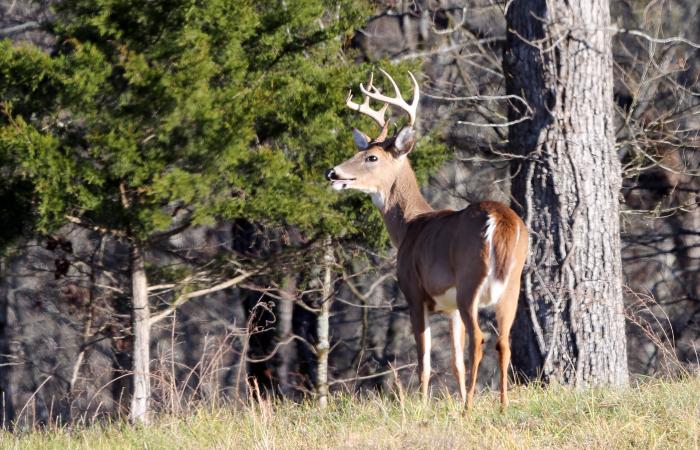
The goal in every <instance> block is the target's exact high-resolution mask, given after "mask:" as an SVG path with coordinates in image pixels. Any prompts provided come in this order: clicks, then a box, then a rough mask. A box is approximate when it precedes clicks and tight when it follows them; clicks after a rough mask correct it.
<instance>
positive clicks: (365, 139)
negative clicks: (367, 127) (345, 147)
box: [352, 128, 372, 150]
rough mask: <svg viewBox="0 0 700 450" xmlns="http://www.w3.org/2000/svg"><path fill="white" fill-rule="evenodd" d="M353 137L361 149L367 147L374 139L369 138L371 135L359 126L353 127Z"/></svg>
mask: <svg viewBox="0 0 700 450" xmlns="http://www.w3.org/2000/svg"><path fill="white" fill-rule="evenodd" d="M352 139H353V141H355V145H356V146H357V148H359V149H360V150H365V149H366V148H367V147H369V143H370V141H371V140H372V139H370V138H369V136H367V135H366V134H365V133H363V132H362V131H360V130H358V129H357V128H353V129H352Z"/></svg>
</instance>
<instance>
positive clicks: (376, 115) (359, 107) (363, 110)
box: [345, 72, 389, 128]
mask: <svg viewBox="0 0 700 450" xmlns="http://www.w3.org/2000/svg"><path fill="white" fill-rule="evenodd" d="M373 82H374V72H372V73H370V75H369V87H370V89H375V90H376V88H375V87H374V84H373ZM360 86H362V84H361V83H360ZM377 92H378V91H377ZM345 105H347V107H348V108H350V109H352V110H353V111H357V112H359V113H360V114H365V115H366V116H369V117H371V118H372V119H373V120H374V121H375V122H377V124H378V125H379V126H380V127H382V128H384V125H385V123H386V120H385V119H384V116H385V114H386V110H387V108H389V105H388V104H385V105H384V106H382V108H381V109H379V110H375V109H372V107H371V106H369V97H365V99H364V101H363V102H362V104H359V103H355V102H353V101H352V91H349V92H348V97H347V99H345Z"/></svg>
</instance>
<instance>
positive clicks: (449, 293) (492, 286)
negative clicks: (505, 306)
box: [433, 277, 505, 312]
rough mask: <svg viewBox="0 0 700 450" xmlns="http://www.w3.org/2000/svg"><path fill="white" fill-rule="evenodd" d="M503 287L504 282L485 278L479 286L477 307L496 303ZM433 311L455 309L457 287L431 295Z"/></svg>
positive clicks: (485, 306)
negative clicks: (433, 304)
mask: <svg viewBox="0 0 700 450" xmlns="http://www.w3.org/2000/svg"><path fill="white" fill-rule="evenodd" d="M504 288H505V285H504V283H502V282H500V281H498V280H492V279H491V278H490V277H489V278H486V279H485V280H484V281H483V282H482V283H481V286H479V289H478V292H477V304H478V305H479V306H478V307H479V308H487V307H490V306H493V305H495V304H496V303H498V300H499V299H500V298H501V294H503V289H504ZM433 300H435V311H443V312H451V311H454V310H456V309H457V289H456V288H455V287H454V286H453V287H451V288H449V289H447V290H446V291H445V292H443V293H442V294H439V295H435V296H433Z"/></svg>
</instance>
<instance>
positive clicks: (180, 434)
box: [0, 378, 700, 449]
mask: <svg viewBox="0 0 700 450" xmlns="http://www.w3.org/2000/svg"><path fill="white" fill-rule="evenodd" d="M511 399H512V401H511V405H510V407H509V408H508V409H507V411H506V412H504V413H501V411H500V409H499V405H498V399H497V396H496V394H495V393H491V392H484V393H481V394H480V395H479V396H478V398H477V401H476V404H475V407H474V409H473V410H472V411H471V412H469V413H466V414H465V413H463V412H462V410H461V407H460V404H459V401H458V400H457V398H456V397H454V396H449V395H438V396H435V397H434V398H433V399H432V400H431V402H430V403H429V404H428V405H424V404H423V403H422V401H421V400H420V398H419V397H418V396H417V395H413V394H411V395H405V394H404V393H403V391H401V390H398V391H397V392H396V393H395V394H384V395H370V396H364V397H358V396H352V395H349V394H341V395H336V396H334V397H331V399H330V402H329V406H328V408H327V409H326V410H325V411H319V410H318V408H317V407H316V405H315V404H314V403H313V402H311V401H309V402H305V403H301V404H297V403H292V402H289V401H279V402H270V401H262V402H252V403H251V404H250V405H248V406H244V407H230V408H219V409H198V410H195V411H191V412H190V413H188V414H183V415H180V416H160V417H158V418H157V419H156V420H154V423H153V424H152V425H149V426H147V427H139V426H132V425H129V424H127V423H125V422H122V421H118V422H113V423H95V424H93V425H91V426H80V427H73V428H71V427H69V426H49V427H46V428H44V429H42V430H33V431H24V432H21V431H17V432H15V433H9V432H0V448H26V449H38V448H61V449H63V448H85V449H108V448H109V449H112V448H116V449H120V448H123V449H127V448H129V449H131V448H148V449H171V448H192V449H205V448H211V449H218V448H221V449H223V448H304V449H307V448H406V447H408V448H426V449H427V448H430V449H433V448H455V447H467V448H528V449H529V448H557V449H559V448H587V449H596V448H606V449H608V448H645V449H646V448H683V449H686V448H698V445H699V443H700V380H699V379H697V378H688V379H686V380H683V381H674V382H670V381H660V380H648V381H645V382H643V383H640V384H638V385H636V386H633V387H630V388H626V389H590V390H571V389H567V388H563V387H556V386H554V387H549V388H547V389H541V388H537V387H534V386H527V387H515V388H513V389H512V390H511Z"/></svg>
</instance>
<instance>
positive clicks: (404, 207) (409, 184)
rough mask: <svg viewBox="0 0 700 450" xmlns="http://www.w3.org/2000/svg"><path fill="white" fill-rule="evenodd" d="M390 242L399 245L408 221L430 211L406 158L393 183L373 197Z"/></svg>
mask: <svg viewBox="0 0 700 450" xmlns="http://www.w3.org/2000/svg"><path fill="white" fill-rule="evenodd" d="M375 204H376V205H377V206H378V207H379V209H380V211H381V213H382V216H383V217H384V224H385V225H386V228H387V231H388V232H389V237H390V238H391V242H392V244H394V246H395V247H396V248H399V247H400V246H401V242H403V239H404V237H405V236H406V230H407V229H408V225H409V224H410V222H411V221H412V220H413V219H415V218H416V217H417V216H419V215H420V214H423V213H426V212H429V211H432V210H433V208H431V207H430V205H429V204H428V202H427V201H426V200H425V198H424V197H423V194H421V192H420V189H419V188H418V180H416V175H415V173H414V172H413V169H412V168H411V165H410V164H409V162H408V160H406V162H405V164H404V165H403V167H402V169H401V170H400V171H399V174H398V176H397V177H396V179H395V180H394V183H393V184H392V185H391V186H390V187H388V188H387V189H386V190H385V191H384V192H381V193H380V194H379V199H375Z"/></svg>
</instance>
